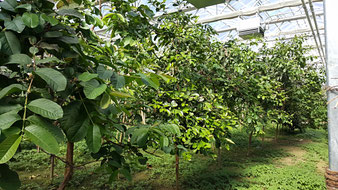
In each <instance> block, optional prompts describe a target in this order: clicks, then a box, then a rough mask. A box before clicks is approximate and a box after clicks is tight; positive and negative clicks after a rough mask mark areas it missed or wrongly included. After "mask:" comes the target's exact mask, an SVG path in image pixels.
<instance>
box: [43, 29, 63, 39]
mask: <svg viewBox="0 0 338 190" xmlns="http://www.w3.org/2000/svg"><path fill="white" fill-rule="evenodd" d="M43 36H44V37H46V38H58V37H61V36H63V34H62V32H59V31H50V32H46V33H45V34H44V35H43Z"/></svg>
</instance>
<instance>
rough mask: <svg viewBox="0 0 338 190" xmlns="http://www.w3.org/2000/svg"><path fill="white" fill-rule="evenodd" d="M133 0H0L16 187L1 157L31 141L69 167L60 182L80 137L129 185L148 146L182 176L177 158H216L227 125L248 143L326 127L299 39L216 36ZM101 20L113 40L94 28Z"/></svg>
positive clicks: (3, 114) (2, 148)
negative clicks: (172, 160) (270, 134)
mask: <svg viewBox="0 0 338 190" xmlns="http://www.w3.org/2000/svg"><path fill="white" fill-rule="evenodd" d="M133 2H134V1H133V0H111V1H109V2H107V3H109V5H110V7H111V10H110V11H109V12H108V13H107V14H106V15H102V10H101V7H98V8H97V7H96V6H95V5H96V4H95V2H91V1H74V2H66V1H64V2H63V1H62V2H59V3H57V4H54V3H52V2H49V1H47V0H34V1H20V2H17V1H16V0H6V1H3V2H1V3H0V7H1V12H0V26H1V28H2V31H1V32H0V50H1V51H0V57H1V62H0V66H1V67H0V69H1V70H0V71H1V72H0V80H1V84H0V89H1V90H0V129H1V130H0V164H1V165H0V167H1V172H6V173H9V174H10V175H9V176H6V177H8V178H11V179H12V180H13V181H12V182H13V184H15V185H12V184H10V186H11V187H12V188H13V189H16V188H18V187H19V186H20V183H19V182H18V178H17V174H16V173H15V172H14V171H12V170H10V169H9V167H8V165H7V164H6V163H7V162H8V161H10V159H11V158H12V157H13V156H14V154H15V153H16V151H17V149H18V147H19V146H20V143H21V142H23V141H26V140H28V141H31V142H32V143H34V144H35V145H37V146H39V147H40V148H41V149H42V150H43V151H44V152H46V153H47V154H49V155H51V157H52V158H57V159H60V160H62V161H63V162H64V163H65V167H66V170H65V175H64V176H65V177H64V181H63V183H62V184H61V185H60V187H59V189H64V188H65V186H66V185H67V183H68V181H69V180H70V179H71V177H72V175H73V170H74V167H75V163H74V149H76V146H74V144H75V143H77V142H79V141H83V140H84V141H85V142H86V145H87V148H88V150H89V151H90V152H91V153H92V154H91V155H92V157H93V158H94V159H96V160H100V161H101V169H103V170H105V171H106V172H107V173H109V174H110V181H112V180H115V179H116V178H117V177H118V176H119V174H122V175H124V176H125V177H126V178H127V179H129V180H131V173H130V172H131V170H132V167H133V166H134V165H135V164H136V163H140V164H146V163H147V158H146V157H144V155H143V153H144V152H148V149H149V148H150V149H151V150H159V149H160V150H162V151H164V152H165V153H171V154H175V155H176V175H177V178H176V180H177V182H178V171H179V168H178V165H179V157H180V156H181V155H183V156H184V157H185V158H186V159H190V158H191V154H192V153H203V154H205V155H215V154H214V151H213V149H212V147H216V148H217V149H218V151H219V152H218V154H219V156H220V150H221V149H222V148H223V147H224V148H226V149H229V144H233V141H232V140H231V130H232V129H233V128H236V127H243V128H245V130H246V131H247V132H248V133H249V134H250V135H249V137H250V140H249V141H250V142H251V138H252V136H253V135H255V134H264V128H266V127H271V126H274V127H276V129H277V130H276V131H277V132H278V127H281V126H288V127H289V128H290V129H292V130H293V129H295V128H301V129H303V128H305V127H313V128H319V127H322V126H323V125H324V124H325V121H326V118H325V101H324V99H323V95H322V93H321V88H322V85H323V83H324V78H323V74H322V71H321V70H320V69H317V68H316V67H314V66H312V65H309V64H307V63H310V62H311V60H312V57H310V56H306V51H307V49H306V48H305V47H304V46H303V44H302V42H303V39H302V38H295V39H293V40H291V41H281V42H277V43H276V44H275V45H274V47H268V46H267V44H265V43H263V42H259V43H258V42H251V43H250V44H244V43H238V42H227V43H221V42H218V41H217V40H216V38H215V37H214V35H215V32H214V31H213V30H212V28H211V27H209V26H203V25H200V24H196V23H195V21H196V17H193V16H191V15H185V14H183V13H174V14H165V15H163V16H161V17H158V18H154V13H153V11H152V10H151V9H150V8H149V7H148V6H146V5H140V6H134V5H133V4H132V3H133ZM150 3H151V4H152V6H153V7H155V8H156V9H157V10H162V9H164V4H162V3H160V2H157V1H151V2H150ZM55 5H56V7H57V8H54V7H55ZM154 22H155V24H154ZM102 27H106V29H107V31H108V32H109V34H110V40H107V39H105V40H103V39H101V38H99V37H98V36H97V35H96V34H95V32H93V29H94V28H102ZM65 143H66V144H67V151H66V152H67V153H66V155H65V156H64V155H60V153H59V147H60V144H65ZM75 145H76V144H75ZM0 177H3V175H0ZM6 177H5V178H6ZM4 181H5V180H4V179H2V180H1V181H0V187H3V188H7V187H8V185H9V183H7V182H4ZM177 185H178V184H177Z"/></svg>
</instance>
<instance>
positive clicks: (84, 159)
mask: <svg viewBox="0 0 338 190" xmlns="http://www.w3.org/2000/svg"><path fill="white" fill-rule="evenodd" d="M232 139H234V142H235V143H236V144H235V145H232V147H231V149H230V151H228V150H222V155H221V159H220V160H221V161H220V162H218V160H217V159H213V158H211V157H207V156H203V155H193V157H192V159H191V160H190V161H187V160H182V161H181V163H180V167H181V168H180V172H181V176H182V177H181V181H180V185H181V189H203V190H207V189H210V190H213V189H239V190H240V189H252V190H253V189H271V190H272V189H285V190H287V189H290V190H295V189H304V190H311V189H313V190H319V189H325V180H324V171H325V167H326V166H327V162H328V152H327V132H326V131H325V130H318V129H317V130H315V129H308V130H306V132H305V133H298V134H281V135H280V136H279V138H278V140H277V141H275V139H274V132H273V131H270V132H269V131H268V132H267V135H266V137H265V140H264V142H262V139H261V138H260V137H256V138H254V139H253V142H252V147H251V149H250V154H249V155H247V139H248V136H247V133H245V132H242V131H240V130H239V129H238V130H236V131H234V133H233V135H232ZM76 146H77V150H79V151H76V153H75V154H76V156H75V158H76V160H75V163H77V165H78V167H76V170H75V174H74V176H73V179H72V180H71V181H70V185H69V188H67V189H70V190H73V189H74V190H75V189H140V190H141V189H142V190H143V189H156V190H157V189H160V190H161V189H163V190H169V189H175V168H174V163H175V157H174V156H173V155H168V154H165V153H161V152H155V153H154V155H152V154H149V153H144V154H145V155H147V157H148V158H149V160H148V161H147V165H146V166H143V165H138V164H136V163H134V167H133V172H132V175H133V176H132V177H133V180H132V181H131V182H130V181H128V180H127V179H126V178H125V177H124V176H119V178H118V179H117V180H115V181H113V182H112V184H107V183H106V182H107V181H108V179H109V176H110V174H105V173H104V172H103V171H104V170H102V169H100V168H101V167H100V163H99V162H95V161H94V160H93V161H94V162H92V163H91V160H90V155H89V151H86V146H85V143H84V142H79V143H77V144H76ZM62 151H65V147H63V148H62V150H61V152H62ZM155 155H156V156H155ZM14 159H15V160H16V161H13V162H10V167H11V168H13V169H14V170H16V171H18V173H19V176H20V178H21V181H22V187H21V189H53V188H56V187H57V186H58V184H59V183H60V182H61V181H62V177H63V176H54V179H53V182H52V181H51V179H50V166H49V156H48V155H47V154H45V153H43V152H40V153H37V151H36V148H35V147H34V146H31V144H28V143H27V144H23V145H22V151H21V152H20V153H18V154H16V155H15V157H14ZM63 169H64V165H63V164H61V163H60V161H58V164H57V165H56V169H55V170H56V171H55V173H56V174H61V173H62V171H63Z"/></svg>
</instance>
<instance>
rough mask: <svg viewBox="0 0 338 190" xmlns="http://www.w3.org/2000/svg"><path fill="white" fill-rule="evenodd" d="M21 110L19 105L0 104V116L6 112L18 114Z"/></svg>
mask: <svg viewBox="0 0 338 190" xmlns="http://www.w3.org/2000/svg"><path fill="white" fill-rule="evenodd" d="M22 108H23V107H22V106H21V105H20V104H0V114H4V113H7V112H14V113H18V112H19V111H20V110H22Z"/></svg>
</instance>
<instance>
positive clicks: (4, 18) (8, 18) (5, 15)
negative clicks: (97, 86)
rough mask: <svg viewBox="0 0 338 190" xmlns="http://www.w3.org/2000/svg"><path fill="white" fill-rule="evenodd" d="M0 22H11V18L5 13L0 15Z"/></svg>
mask: <svg viewBox="0 0 338 190" xmlns="http://www.w3.org/2000/svg"><path fill="white" fill-rule="evenodd" d="M0 20H4V21H5V20H11V17H10V16H9V15H8V14H7V13H3V12H2V13H0Z"/></svg>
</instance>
